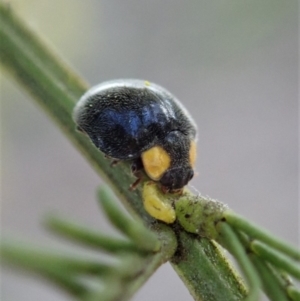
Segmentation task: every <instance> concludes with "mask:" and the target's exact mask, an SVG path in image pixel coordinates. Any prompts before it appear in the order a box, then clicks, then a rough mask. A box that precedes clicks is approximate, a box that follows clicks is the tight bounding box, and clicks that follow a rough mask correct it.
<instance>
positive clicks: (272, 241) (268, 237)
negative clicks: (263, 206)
mask: <svg viewBox="0 0 300 301" xmlns="http://www.w3.org/2000/svg"><path fill="white" fill-rule="evenodd" d="M224 218H225V219H226V221H227V222H228V223H229V224H230V225H231V226H232V227H234V228H235V229H237V230H240V231H243V232H245V233H246V234H247V235H248V236H249V237H250V238H251V239H258V240H261V241H262V242H264V243H265V244H267V245H269V246H270V247H272V248H274V249H277V250H278V251H281V252H283V253H285V254H286V255H288V256H290V257H292V258H293V259H295V260H300V252H299V250H298V249H297V248H296V247H294V246H291V245H289V244H287V243H286V242H284V241H282V240H280V239H279V238H277V237H274V235H272V234H271V233H270V232H268V231H265V230H262V229H261V228H259V227H258V226H256V225H254V224H253V223H251V222H249V221H247V220H246V219H245V218H244V217H242V216H240V215H237V214H236V213H234V212H232V211H231V210H227V211H225V212H224Z"/></svg>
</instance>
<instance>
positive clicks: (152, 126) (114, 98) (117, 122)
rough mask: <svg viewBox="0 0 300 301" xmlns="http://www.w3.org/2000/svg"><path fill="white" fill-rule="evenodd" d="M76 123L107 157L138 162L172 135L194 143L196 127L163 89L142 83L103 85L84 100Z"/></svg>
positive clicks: (75, 113) (93, 89) (79, 105)
mask: <svg viewBox="0 0 300 301" xmlns="http://www.w3.org/2000/svg"><path fill="white" fill-rule="evenodd" d="M74 119H75V121H76V123H77V125H78V126H79V128H80V129H81V130H83V131H84V132H86V133H87V134H88V136H89V137H90V139H91V140H92V141H93V143H94V144H95V145H96V146H97V147H98V148H99V149H100V150H101V151H102V152H103V153H105V154H106V155H108V156H110V157H112V158H116V159H121V160H128V159H134V158H138V157H139V156H140V155H141V153H142V152H143V151H145V150H147V149H149V148H151V147H152V146H154V145H162V146H163V145H164V142H163V141H164V138H165V137H166V135H167V134H168V133H170V132H172V131H180V132H182V133H184V134H185V135H186V137H187V138H188V140H192V139H195V137H196V126H195V124H194V121H193V120H192V118H191V117H190V116H189V115H188V113H187V111H186V110H185V108H183V107H182V105H181V104H180V103H179V102H178V100H176V98H175V97H174V96H173V95H171V94H170V93H169V92H168V91H167V90H165V89H164V88H162V87H160V86H158V85H155V84H152V83H151V84H149V83H148V82H146V81H142V80H117V81H111V82H106V83H102V84H100V85H98V86H96V87H94V88H92V89H90V90H89V91H88V92H87V93H86V94H84V95H83V96H82V98H81V99H80V101H79V102H78V104H77V106H76V108H75V111H74Z"/></svg>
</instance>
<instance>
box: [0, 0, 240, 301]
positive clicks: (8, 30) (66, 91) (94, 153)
mask: <svg viewBox="0 0 300 301" xmlns="http://www.w3.org/2000/svg"><path fill="white" fill-rule="evenodd" d="M26 28H27V26H26V24H24V23H23V22H22V21H21V20H20V19H18V18H17V17H16V16H15V15H14V13H13V12H12V10H11V9H9V8H8V6H6V5H5V4H4V3H3V2H0V40H1V43H0V58H1V62H2V64H3V65H4V66H5V67H6V68H7V69H8V70H9V71H10V72H11V73H12V75H13V76H14V77H15V78H16V79H17V80H18V81H19V82H20V83H21V84H22V85H23V86H24V87H25V88H26V89H27V90H28V91H29V92H30V94H31V95H32V96H33V97H34V99H35V100H36V101H37V103H38V104H39V105H41V106H42V108H43V109H44V110H45V111H46V112H47V114H49V116H51V118H52V119H53V120H54V121H55V122H56V123H57V124H58V126H59V127H60V128H61V129H62V130H63V132H64V133H65V134H66V136H67V137H68V138H69V139H70V140H71V141H72V142H73V143H74V145H75V146H76V147H77V149H78V150H80V151H81V152H82V154H83V155H84V157H85V158H86V159H87V160H88V161H89V162H90V164H91V166H92V167H93V168H94V169H95V170H96V171H97V172H98V173H99V174H100V175H101V177H102V178H104V179H105V180H106V181H107V182H108V183H109V184H110V185H111V187H112V188H113V189H114V192H115V193H116V195H117V196H118V197H119V198H120V200H121V201H122V202H123V204H124V205H125V207H126V208H127V210H128V211H130V213H131V214H133V215H134V216H136V217H138V218H139V219H142V220H143V222H144V223H145V224H146V225H147V226H148V227H153V225H155V226H154V228H156V230H157V232H156V234H157V236H158V237H159V239H160V237H162V238H166V237H169V238H170V237H171V236H170V235H172V234H171V233H172V230H171V229H170V228H169V227H165V226H160V224H157V222H156V221H155V220H154V219H153V218H151V217H150V216H149V215H148V214H147V213H146V211H145V210H144V208H143V202H142V201H141V200H142V197H141V187H139V188H138V189H137V190H136V191H135V192H132V191H129V190H128V187H129V186H130V184H131V183H132V182H133V181H134V177H133V176H132V175H131V171H130V167H129V164H127V163H120V164H118V165H117V166H116V167H114V168H111V166H110V163H109V161H108V160H107V159H106V158H105V157H104V156H103V155H102V154H101V153H100V152H99V151H98V150H97V149H96V148H95V147H94V146H93V145H92V143H91V142H90V141H89V139H88V138H87V137H85V136H84V135H82V134H80V133H78V132H77V131H76V130H75V128H76V127H75V124H74V122H73V120H72V110H73V107H74V105H75V103H76V101H77V100H78V99H79V97H80V96H81V94H82V93H83V92H84V91H85V90H86V89H87V86H86V85H85V84H84V83H83V81H82V80H80V79H79V78H78V77H77V76H76V75H74V72H73V71H72V70H71V69H69V68H68V67H67V66H66V65H64V64H63V62H62V60H61V59H58V57H57V56H56V55H54V54H53V53H51V52H50V51H49V49H48V47H47V45H46V44H45V43H44V42H43V43H41V42H40V39H39V38H38V37H37V36H36V35H35V34H34V33H33V32H31V31H30V30H28V29H26ZM63 78H67V79H68V78H69V79H70V81H68V80H66V81H64V80H62V79H63ZM70 91H72V93H71V92H70ZM156 225H157V226H156ZM183 236H184V235H183ZM183 236H181V235H180V236H179V244H180V245H184V244H188V245H189V246H190V249H189V252H190V253H191V254H193V256H187V257H186V258H188V262H182V264H180V262H179V263H178V264H176V265H175V269H176V271H177V272H178V273H179V274H180V276H181V278H182V279H183V280H184V281H185V283H186V285H187V287H188V288H189V289H190V291H191V292H192V294H194V295H195V294H196V293H197V296H196V299H197V300H212V299H216V300H217V298H214V295H216V294H218V295H231V297H232V298H228V299H227V300H234V298H235V296H237V295H238V296H241V295H244V290H243V286H242V284H241V282H239V281H238V280H237V279H236V275H235V274H234V273H233V272H232V270H231V269H222V268H220V270H219V271H218V275H217V277H215V276H213V277H212V276H209V273H207V279H205V281H201V282H200V283H196V282H194V281H192V279H193V278H194V279H197V278H201V266H199V267H198V269H197V270H196V269H191V270H189V269H187V268H184V267H187V266H193V265H194V262H201V260H210V261H212V262H223V265H226V263H225V262H226V260H225V258H224V257H223V256H221V255H220V253H219V252H216V253H213V252H212V253H208V255H207V254H203V252H198V251H199V249H201V248H203V249H205V248H206V247H207V245H210V244H211V248H214V247H213V243H212V242H208V241H206V242H205V244H204V245H202V244H203V242H202V240H201V241H199V242H197V243H194V241H195V240H196V238H195V237H194V236H187V237H185V238H184V239H183ZM170 240H171V241H172V239H169V241H170ZM160 241H161V240H160ZM161 242H162V241H161ZM173 247H174V244H171V246H170V249H172V250H173ZM170 249H169V248H168V247H167V246H166V247H165V248H162V250H161V251H160V252H162V253H163V254H162V256H163V257H164V259H165V260H168V259H169V258H170V255H169V253H168V252H169V251H170ZM207 256H208V257H207ZM203 257H205V258H203ZM186 258H185V259H186ZM215 269H217V270H218V268H217V267H215ZM192 273H193V274H192ZM213 275H215V272H214V273H213ZM220 279H222V281H221V280H220ZM224 281H225V282H226V281H227V284H228V285H223V284H222V285H221V284H220V287H219V291H212V292H211V295H210V298H211V299H208V298H207V295H205V293H204V291H205V290H206V289H207V286H208V284H210V283H218V282H220V283H221V282H222V283H224ZM232 283H234V284H235V285H232Z"/></svg>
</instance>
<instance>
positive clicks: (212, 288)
mask: <svg viewBox="0 0 300 301" xmlns="http://www.w3.org/2000/svg"><path fill="white" fill-rule="evenodd" d="M178 237H179V241H180V243H181V244H180V245H179V248H178V250H177V252H176V255H175V257H174V258H173V259H172V261H171V263H172V266H173V267H174V269H175V270H176V271H177V273H178V275H179V276H180V278H181V279H182V280H183V281H184V282H185V283H186V285H187V287H188V289H189V291H190V293H191V295H192V296H193V297H194V299H195V300H197V301H202V300H226V301H232V300H243V298H244V297H245V296H246V294H247V291H246V289H245V286H244V284H242V282H241V280H240V279H239V278H238V276H236V275H235V277H230V278H226V277H227V276H226V275H230V274H235V272H234V270H233V269H232V266H231V265H230V264H229V263H228V261H227V260H226V259H225V256H224V253H223V250H222V249H221V248H220V247H219V246H218V245H217V244H216V243H212V242H211V241H210V240H209V239H206V238H199V237H197V236H196V235H194V234H191V233H188V232H186V231H184V230H180V231H179V233H178ZM194 237H197V239H193V238H194ZM199 254H200V256H199ZM216 255H217V256H216ZM212 257H213V258H214V260H211V258H212ZM238 286H239V289H238V290H235V291H231V290H230V289H229V290H228V289H226V287H228V288H230V287H238Z"/></svg>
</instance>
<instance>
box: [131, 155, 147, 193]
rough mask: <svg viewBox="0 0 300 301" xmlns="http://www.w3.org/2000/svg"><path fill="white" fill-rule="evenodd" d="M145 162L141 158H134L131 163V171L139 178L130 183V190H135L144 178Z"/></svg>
mask: <svg viewBox="0 0 300 301" xmlns="http://www.w3.org/2000/svg"><path fill="white" fill-rule="evenodd" d="M143 168H144V166H143V162H142V160H141V158H138V159H136V160H134V161H133V162H132V164H131V172H132V174H133V175H134V176H135V177H137V179H136V180H135V181H134V182H133V183H132V184H131V185H130V187H129V190H131V191H132V190H135V189H136V188H137V186H138V185H139V183H140V182H141V180H142V178H143V173H142V170H143Z"/></svg>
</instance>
